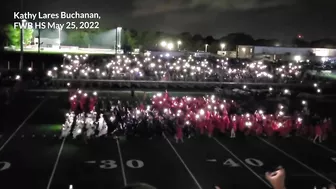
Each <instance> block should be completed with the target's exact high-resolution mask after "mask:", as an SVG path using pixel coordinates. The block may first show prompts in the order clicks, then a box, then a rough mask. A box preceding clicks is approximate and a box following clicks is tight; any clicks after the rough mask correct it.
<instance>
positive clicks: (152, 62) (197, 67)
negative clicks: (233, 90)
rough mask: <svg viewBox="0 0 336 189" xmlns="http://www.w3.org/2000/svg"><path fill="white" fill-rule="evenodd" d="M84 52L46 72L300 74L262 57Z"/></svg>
mask: <svg viewBox="0 0 336 189" xmlns="http://www.w3.org/2000/svg"><path fill="white" fill-rule="evenodd" d="M89 59H90V57H89V56H87V55H75V56H74V55H64V61H63V64H62V65H61V66H60V67H54V68H53V69H51V70H49V71H48V72H47V75H48V76H49V77H52V78H72V79H114V80H120V79H121V80H159V81H160V80H161V81H234V82H242V81H248V82H297V81H299V80H298V78H300V77H302V74H303V73H302V69H303V66H302V65H300V64H299V63H288V64H286V65H281V64H269V63H265V62H262V61H250V60H245V61H239V62H234V63H231V62H230V61H229V60H228V59H227V58H221V59H218V58H200V57H195V56H192V55H188V56H181V57H172V56H170V55H169V54H168V53H167V54H163V55H161V56H150V55H147V56H138V55H130V56H126V55H120V56H116V57H114V58H112V59H108V60H105V61H101V60H100V61H96V60H89Z"/></svg>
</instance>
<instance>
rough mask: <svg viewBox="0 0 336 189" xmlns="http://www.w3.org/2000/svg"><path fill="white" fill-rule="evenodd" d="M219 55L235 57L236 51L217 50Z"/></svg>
mask: <svg viewBox="0 0 336 189" xmlns="http://www.w3.org/2000/svg"><path fill="white" fill-rule="evenodd" d="M217 54H218V55H219V56H223V57H226V58H236V57H237V52H236V51H217Z"/></svg>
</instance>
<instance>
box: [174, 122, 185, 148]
mask: <svg viewBox="0 0 336 189" xmlns="http://www.w3.org/2000/svg"><path fill="white" fill-rule="evenodd" d="M183 125H184V123H183V119H182V118H179V119H178V120H177V124H176V135H175V140H176V143H178V142H179V141H181V142H182V143H183Z"/></svg>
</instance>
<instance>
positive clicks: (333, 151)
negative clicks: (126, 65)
mask: <svg viewBox="0 0 336 189" xmlns="http://www.w3.org/2000/svg"><path fill="white" fill-rule="evenodd" d="M300 138H302V139H303V140H307V141H309V142H311V143H313V144H315V145H317V146H319V147H321V148H323V149H325V150H327V151H328V152H331V153H333V154H335V155H336V150H333V149H331V148H329V147H327V146H325V145H323V144H320V143H314V142H313V141H311V140H308V139H307V138H304V137H302V136H300Z"/></svg>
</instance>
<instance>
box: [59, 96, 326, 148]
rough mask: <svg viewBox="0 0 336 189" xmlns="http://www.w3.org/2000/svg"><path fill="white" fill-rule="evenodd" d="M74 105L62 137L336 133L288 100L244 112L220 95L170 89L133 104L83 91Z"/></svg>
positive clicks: (315, 138)
mask: <svg viewBox="0 0 336 189" xmlns="http://www.w3.org/2000/svg"><path fill="white" fill-rule="evenodd" d="M302 103H303V105H305V104H306V103H307V102H306V101H302ZM70 106H71V107H70V109H71V110H70V113H69V114H67V121H66V123H65V124H64V125H63V130H62V137H65V136H67V135H69V134H71V133H72V135H73V137H74V138H76V137H78V136H79V135H81V134H83V135H85V136H86V137H88V138H90V137H92V136H98V137H100V136H105V135H113V136H116V135H126V136H144V137H148V138H152V137H153V136H157V135H162V133H163V132H164V133H169V134H171V135H174V136H175V139H176V142H179V141H181V142H183V139H184V138H190V137H193V136H198V135H208V136H209V137H212V136H213V135H214V134H223V135H226V134H228V135H229V136H230V137H231V138H235V137H236V133H240V134H244V135H246V136H247V135H252V136H267V137H271V136H280V137H289V136H291V135H301V136H306V137H309V138H310V139H312V140H313V141H314V142H316V141H318V142H322V141H323V140H324V139H326V138H327V136H328V134H330V133H332V126H331V124H332V123H331V119H330V118H321V119H319V120H318V121H317V122H315V123H313V122H311V121H307V120H305V119H306V118H309V117H310V116H309V109H308V108H307V106H304V108H303V109H302V110H301V111H300V112H298V113H297V114H296V115H288V114H287V113H286V107H285V106H284V105H282V104H279V105H278V109H277V111H276V112H274V113H272V114H270V113H266V112H264V111H263V110H261V109H259V110H256V111H255V112H247V113H238V111H237V110H238V109H239V108H240V107H239V104H238V103H236V102H235V101H233V100H223V99H219V98H218V97H216V96H214V95H212V96H203V97H191V96H183V97H171V96H170V95H169V93H168V92H167V91H166V92H165V93H158V94H156V95H154V96H153V97H152V99H151V104H146V102H145V101H144V102H141V103H140V104H138V105H135V106H132V105H130V104H129V102H121V101H117V102H112V101H109V100H107V102H103V101H102V100H100V99H99V98H98V97H97V93H96V92H94V93H93V94H92V95H88V94H87V93H84V92H83V91H81V90H78V91H75V92H74V93H73V94H71V95H70Z"/></svg>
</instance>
